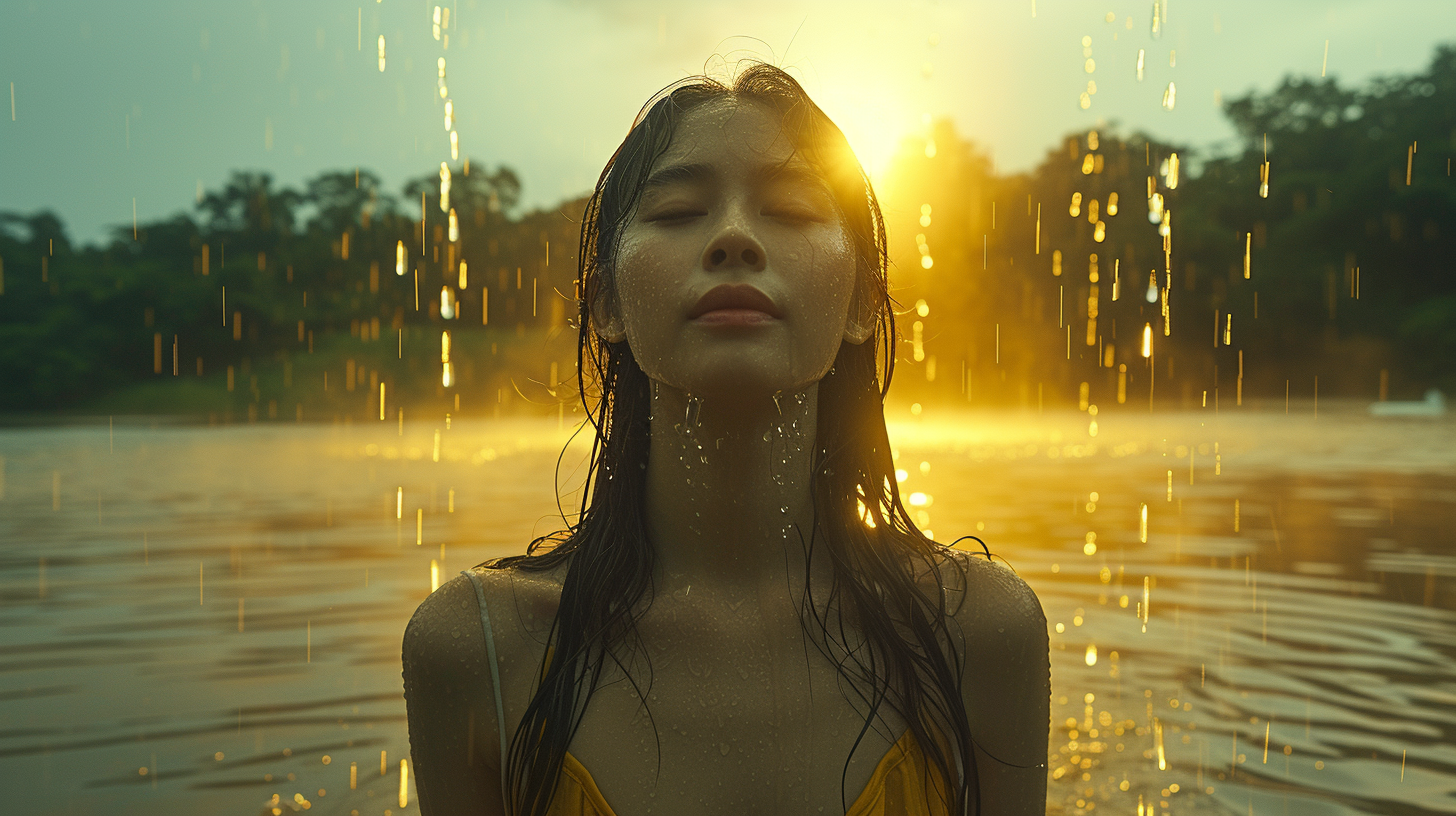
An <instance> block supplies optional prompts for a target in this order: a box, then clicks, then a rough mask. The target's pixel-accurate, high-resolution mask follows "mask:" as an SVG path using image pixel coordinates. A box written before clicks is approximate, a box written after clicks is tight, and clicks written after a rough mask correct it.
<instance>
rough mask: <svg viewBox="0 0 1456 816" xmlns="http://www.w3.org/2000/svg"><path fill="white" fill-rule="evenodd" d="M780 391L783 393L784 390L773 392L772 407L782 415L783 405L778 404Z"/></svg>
mask: <svg viewBox="0 0 1456 816" xmlns="http://www.w3.org/2000/svg"><path fill="white" fill-rule="evenodd" d="M782 393H784V392H782V391H775V392H774V395H773V399H774V407H775V408H777V409H778V411H779V415H780V416H783V413H784V407H783V406H782V405H779V395H780V394H782Z"/></svg>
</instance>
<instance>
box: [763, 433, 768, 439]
mask: <svg viewBox="0 0 1456 816" xmlns="http://www.w3.org/2000/svg"><path fill="white" fill-rule="evenodd" d="M763 441H765V442H767V441H768V431H764V432H763Z"/></svg>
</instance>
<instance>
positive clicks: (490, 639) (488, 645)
mask: <svg viewBox="0 0 1456 816" xmlns="http://www.w3.org/2000/svg"><path fill="white" fill-rule="evenodd" d="M460 574H461V575H468V576H470V580H471V582H472V583H474V584H475V599H476V600H477V601H479V603H480V623H481V625H482V626H483V627H484V628H485V649H486V651H487V652H488V653H489V655H490V684H491V688H492V689H493V690H494V691H495V719H496V723H497V725H498V728H497V729H496V730H497V731H499V732H500V744H501V752H500V773H501V801H502V802H504V803H505V804H506V807H510V797H509V796H508V795H507V788H506V715H505V707H504V706H503V705H502V704H501V686H500V671H499V669H497V668H496V659H495V633H494V632H493V631H492V630H491V628H490V610H489V609H488V608H487V607H486V604H485V584H484V583H483V582H482V581H481V578H480V575H479V574H477V573H476V572H475V570H461V571H460Z"/></svg>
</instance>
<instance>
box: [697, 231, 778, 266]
mask: <svg viewBox="0 0 1456 816" xmlns="http://www.w3.org/2000/svg"><path fill="white" fill-rule="evenodd" d="M765 263H766V261H765V258H764V250H763V246H762V245H761V244H760V243H759V242H758V240H757V239H756V238H754V237H753V233H752V232H750V231H749V230H748V229H747V228H746V227H745V224H744V219H740V218H731V219H728V220H727V221H726V222H725V223H724V224H723V225H722V227H721V228H720V229H719V230H718V233H717V234H716V235H715V236H713V240H712V241H710V242H708V246H707V247H706V248H705V249H704V252H703V268H704V269H706V270H708V271H710V272H713V271H717V270H720V269H732V268H734V267H736V266H740V265H741V266H744V267H747V268H748V269H749V270H751V271H754V272H761V271H763V269H764V266H765Z"/></svg>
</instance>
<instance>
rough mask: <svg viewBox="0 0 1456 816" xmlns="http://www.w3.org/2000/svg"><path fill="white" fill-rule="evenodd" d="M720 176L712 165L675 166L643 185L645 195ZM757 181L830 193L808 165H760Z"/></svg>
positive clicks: (666, 168) (756, 173)
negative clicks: (800, 185)
mask: <svg viewBox="0 0 1456 816" xmlns="http://www.w3.org/2000/svg"><path fill="white" fill-rule="evenodd" d="M717 175H718V173H717V171H716V170H715V169H714V168H713V165H711V164H704V163H693V164H674V165H671V166H668V167H664V168H662V169H660V170H658V171H656V172H654V173H653V174H652V175H651V176H649V177H648V178H647V181H646V182H645V183H644V184H643V185H642V190H643V192H644V193H647V192H651V191H654V190H658V189H661V188H663V187H668V186H671V185H673V184H680V183H683V184H691V183H694V182H701V181H711V180H713V179H714V178H716V177H717ZM752 175H753V177H754V179H755V180H762V181H777V180H784V181H799V182H803V183H806V184H809V185H811V186H814V187H816V188H818V189H820V190H823V191H825V192H828V189H827V187H826V185H825V184H824V180H823V179H821V178H820V177H819V174H817V173H815V172H814V171H813V170H812V169H811V168H810V167H809V166H808V165H805V164H801V163H795V164H787V165H786V164H764V165H759V166H758V167H757V168H755V169H754V171H753V173H752Z"/></svg>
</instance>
